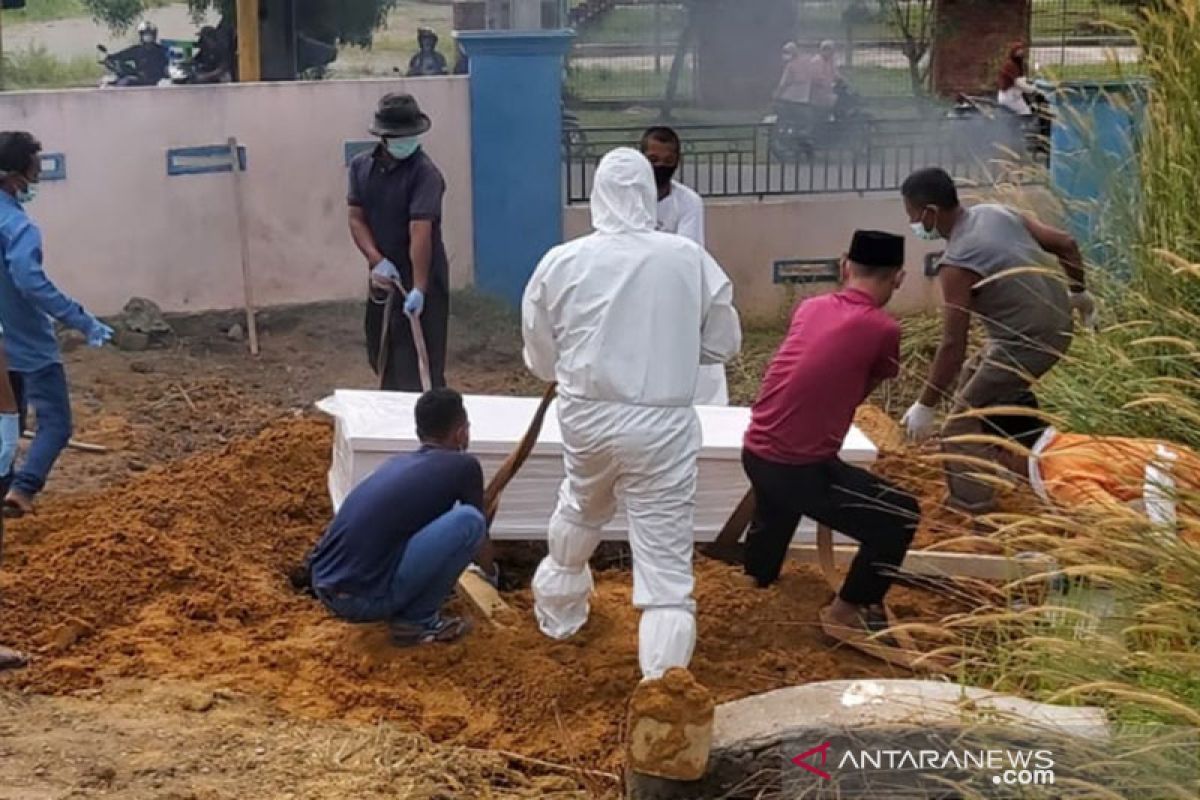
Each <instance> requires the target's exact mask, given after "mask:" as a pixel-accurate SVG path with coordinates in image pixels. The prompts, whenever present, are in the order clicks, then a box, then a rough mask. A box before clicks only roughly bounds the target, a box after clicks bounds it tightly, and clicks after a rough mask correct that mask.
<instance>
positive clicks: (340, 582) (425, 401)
mask: <svg viewBox="0 0 1200 800" xmlns="http://www.w3.org/2000/svg"><path fill="white" fill-rule="evenodd" d="M415 414H416V422H417V437H418V438H419V439H420V441H421V448H420V449H419V450H417V451H416V452H414V453H406V454H404V455H399V456H396V457H394V458H392V459H390V460H389V461H387V462H386V463H385V464H383V466H381V467H380V468H379V469H377V470H376V471H375V472H374V473H372V474H371V475H370V476H369V477H368V478H367V479H366V480H364V481H363V482H362V483H360V484H359V485H358V486H356V487H355V488H354V490H353V491H351V492H350V494H349V495H348V496H347V497H346V499H345V501H344V502H343V503H342V507H341V508H340V509H339V510H338V513H337V515H336V516H335V517H334V519H333V522H332V523H331V524H330V525H329V528H328V529H327V530H326V531H325V535H324V536H322V537H321V540H320V541H319V542H317V546H316V548H315V549H314V550H313V551H312V554H311V555H310V557H309V565H310V568H311V571H312V587H313V591H314V592H315V593H316V595H317V597H318V598H319V599H320V600H321V602H322V603H324V605H325V607H326V608H328V609H329V610H330V611H332V612H333V613H334V614H335V615H337V616H338V617H341V618H342V619H345V620H347V621H349V622H376V621H387V622H388V623H389V625H390V627H391V632H392V641H393V643H395V644H396V645H397V646H399V647H409V646H412V645H417V644H424V643H427V642H451V641H455V640H457V639H460V638H462V637H463V636H464V635H466V634H467V633H468V632H469V631H470V629H471V626H470V622H469V621H468V620H466V619H462V618H459V617H448V616H443V615H442V613H441V608H442V605H443V604H444V603H445V602H446V600H447V598H448V597H449V596H450V593H451V592H452V591H453V590H454V585H455V583H456V582H457V581H458V578H459V576H460V575H461V574H462V572H463V570H464V569H466V568H467V566H468V565H469V564H470V563H471V561H472V560H473V559H475V558H476V556H477V554H478V553H479V551H480V548H481V547H482V546H483V544H484V542H485V541H486V539H487V523H486V522H485V519H484V513H483V469H482V468H481V467H480V466H479V462H478V461H477V460H476V459H475V457H474V456H470V455H467V453H466V452H465V451H466V449H467V445H468V443H469V441H470V428H471V425H470V422H469V420H468V419H467V411H466V409H465V408H464V407H463V399H462V396H461V395H460V394H459V393H458V392H456V391H454V390H452V389H434V390H432V391H429V392H426V393H425V394H423V395H421V397H420V399H419V400H418V401H417V405H416V410H415Z"/></svg>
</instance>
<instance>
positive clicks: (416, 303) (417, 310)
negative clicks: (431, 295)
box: [404, 288, 425, 317]
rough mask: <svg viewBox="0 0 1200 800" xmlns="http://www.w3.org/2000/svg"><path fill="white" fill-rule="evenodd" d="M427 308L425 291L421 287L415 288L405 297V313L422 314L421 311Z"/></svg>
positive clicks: (417, 315)
mask: <svg viewBox="0 0 1200 800" xmlns="http://www.w3.org/2000/svg"><path fill="white" fill-rule="evenodd" d="M424 310H425V293H424V292H422V291H421V290H420V289H416V288H414V289H413V290H412V291H411V292H409V293H408V297H406V298H404V313H406V314H412V315H413V316H414V317H419V316H421V312H422V311H424Z"/></svg>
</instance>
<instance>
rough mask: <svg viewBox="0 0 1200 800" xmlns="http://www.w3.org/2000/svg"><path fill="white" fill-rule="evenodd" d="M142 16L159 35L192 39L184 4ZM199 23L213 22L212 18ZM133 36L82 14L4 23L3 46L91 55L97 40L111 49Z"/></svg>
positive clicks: (193, 27) (193, 25)
mask: <svg viewBox="0 0 1200 800" xmlns="http://www.w3.org/2000/svg"><path fill="white" fill-rule="evenodd" d="M33 1H34V2H37V0H33ZM146 17H147V18H148V19H150V20H151V21H153V22H154V24H155V25H157V26H158V35H159V36H160V37H161V38H163V39H195V38H196V31H197V30H198V29H199V25H197V24H196V23H195V22H193V21H192V16H191V14H190V13H189V12H188V9H187V6H186V5H184V4H177V5H171V6H164V7H162V8H156V9H152V10H150V11H148V12H146ZM201 24H213V25H215V24H216V18H215V16H214V17H213V18H212V20H211V21H207V22H202V23H201ZM134 39H135V34H134V33H133V32H132V31H130V32H129V33H126V34H123V35H116V36H114V35H113V33H112V32H111V31H109V29H108V28H107V27H106V26H104V25H101V24H100V23H98V22H96V21H95V20H92V19H88V18H83V17H78V18H75V19H61V20H55V21H53V22H30V23H26V24H23V25H12V26H8V25H5V27H4V49H5V50H7V51H9V52H14V51H18V50H26V49H28V48H30V47H44V48H46V50H47V51H49V53H50V54H51V55H54V56H57V57H58V58H62V59H69V58H77V57H80V56H95V55H96V45H98V44H103V45H104V46H106V47H108V49H109V50H114V51H115V50H118V49H120V48H121V47H123V46H126V45H130V44H133V42H134Z"/></svg>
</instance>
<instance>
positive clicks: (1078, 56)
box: [567, 0, 1140, 105]
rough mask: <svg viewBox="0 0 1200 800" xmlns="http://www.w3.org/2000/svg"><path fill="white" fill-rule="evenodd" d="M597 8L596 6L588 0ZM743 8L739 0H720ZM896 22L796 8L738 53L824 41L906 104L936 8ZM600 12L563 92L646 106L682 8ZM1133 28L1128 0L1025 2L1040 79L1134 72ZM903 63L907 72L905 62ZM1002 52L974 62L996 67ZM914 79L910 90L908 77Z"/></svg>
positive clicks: (860, 10)
mask: <svg viewBox="0 0 1200 800" xmlns="http://www.w3.org/2000/svg"><path fill="white" fill-rule="evenodd" d="M594 1H595V2H599V0H594ZM725 1H726V2H743V1H744V0H725ZM897 3H898V5H897V6H896V8H899V9H902V11H901V13H899V14H897V13H896V11H895V9H894V8H893V7H892V5H890V4H889V3H883V2H879V0H797V5H796V20H797V24H796V29H795V30H794V31H780V32H779V35H778V36H777V37H776V38H777V40H778V41H772V42H770V43H765V42H755V43H753V44H750V43H748V45H747V46H754V47H759V46H763V47H770V48H772V49H775V48H777V47H778V46H780V45H781V43H782V42H783V41H784V40H786V39H788V38H792V39H794V40H795V41H796V43H797V44H798V45H799V47H800V49H801V52H802V53H803V55H804V57H810V56H811V54H812V53H815V52H816V50H817V47H818V45H819V44H820V42H821V41H823V40H825V39H829V40H832V41H833V42H834V43H835V44H836V46H837V50H838V62H839V67H840V69H841V71H842V74H843V75H844V76H845V77H846V79H847V80H848V81H849V83H850V84H851V85H852V86H854V87H855V90H856V91H857V92H858V93H859V94H861V95H863V96H865V97H883V98H888V97H910V96H912V95H913V94H914V93H920V92H921V91H923V90H924V87H923V86H922V81H921V79H920V76H922V75H924V74H925V73H927V71H928V65H929V58H930V53H931V51H932V50H933V49H934V47H935V43H934V42H933V41H932V37H933V36H934V35H936V30H937V26H936V25H934V24H932V15H933V14H934V13H935V12H934V9H935V8H936V6H937V3H936V2H935V0H897ZM603 9H604V10H603V11H602V12H599V13H596V14H594V15H593V16H591V17H589V20H588V22H587V23H586V24H585V25H583V26H581V28H580V31H579V39H578V41H577V43H576V45H575V47H574V49H573V51H572V54H571V56H570V58H569V60H568V68H567V86H568V91H569V93H570V95H571V96H572V97H573V98H575V99H577V100H579V101H581V102H584V103H586V102H597V103H605V104H611V105H619V104H621V103H626V104H630V105H634V104H652V103H654V102H657V101H661V100H662V98H663V94H664V93H665V91H666V86H667V79H668V75H669V74H670V69H671V63H672V61H673V60H674V58H675V56H676V50H677V48H676V43H677V42H678V41H679V38H680V36H681V35H683V32H684V29H685V27H686V21H687V7H686V6H685V5H684V4H683V3H680V2H677V1H674V0H663V2H654V1H653V0H644V1H642V2H638V1H637V0H606V2H605V4H604V7H603ZM1136 20H1137V8H1136V3H1134V2H1130V0H1032V14H1031V21H1030V28H1029V39H1030V44H1031V46H1030V55H1031V59H1030V61H1031V65H1030V66H1031V67H1032V65H1033V63H1034V62H1036V63H1037V64H1039V65H1040V66H1041V68H1042V70H1043V73H1044V74H1045V75H1047V76H1048V77H1053V78H1062V79H1080V78H1082V79H1093V78H1094V79H1102V78H1110V77H1114V76H1116V75H1118V74H1128V73H1131V72H1134V73H1136V71H1137V69H1138V62H1139V61H1140V51H1139V50H1138V48H1137V46H1136V44H1135V42H1134V39H1133V35H1132V27H1133V25H1134V24H1135V23H1136ZM684 52H685V53H686V55H685V56H684V57H685V58H686V61H685V62H684V64H683V65H682V69H681V71H680V79H679V86H678V94H677V99H678V100H679V101H680V102H681V103H682V104H687V103H689V102H690V101H693V100H694V99H695V97H696V94H697V92H696V88H697V87H696V80H695V72H696V70H695V65H696V56H695V53H694V49H693V48H690V47H689V48H685V49H684ZM910 56H911V57H912V58H913V59H915V64H910V63H909V62H910ZM1003 57H1004V54H1003V53H981V54H980V58H982V59H987V60H990V61H996V62H997V64H998V63H999V62H1000V61H1002V60H1003ZM914 71H915V72H916V73H917V74H918V79H917V81H916V83H917V86H914V79H913V73H914Z"/></svg>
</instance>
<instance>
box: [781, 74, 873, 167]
mask: <svg viewBox="0 0 1200 800" xmlns="http://www.w3.org/2000/svg"><path fill="white" fill-rule="evenodd" d="M833 91H834V95H835V98H836V99H835V102H834V104H833V107H832V108H831V109H829V111H828V112H824V111H821V110H818V109H816V108H814V107H813V106H810V105H808V104H803V103H789V102H787V101H778V102H777V103H776V104H775V113H774V114H771V115H768V116H767V117H765V118H764V119H763V123H764V124H767V125H771V126H772V127H771V131H770V133H769V139H770V151H771V154H772V155H773V156H775V158H777V159H779V160H780V161H790V160H793V159H796V158H804V159H806V160H810V161H811V160H812V158H813V156H814V155H815V154H816V151H817V148H834V147H835V146H836V148H837V149H841V150H851V151H853V152H862V151H863V150H865V149H866V146H867V143H868V141H869V137H870V122H871V115H870V113H869V112H868V111H867V110H866V109H865V108H864V107H863V102H862V98H861V97H860V96H859V95H858V93H857V92H855V91H854V90H853V89H852V88H850V86H849V85H848V84H847V83H846V82H845V81H838V82H837V84H835V85H834V89H833ZM814 117H815V119H814Z"/></svg>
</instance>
